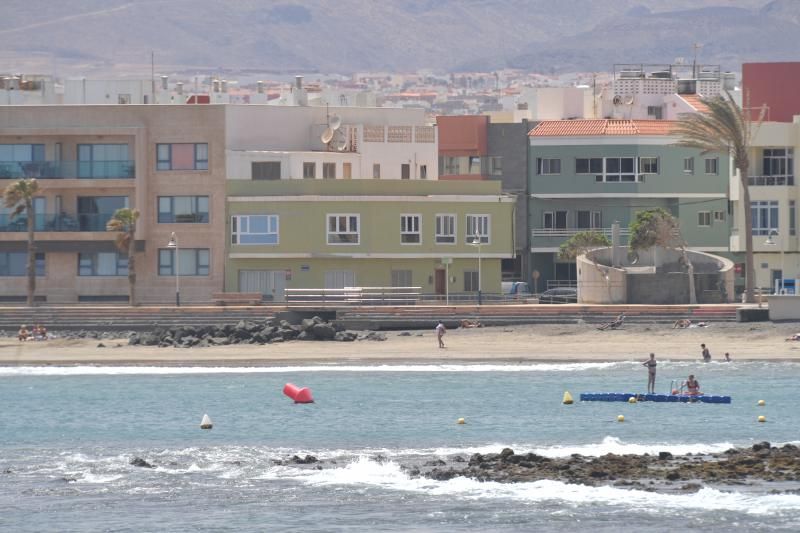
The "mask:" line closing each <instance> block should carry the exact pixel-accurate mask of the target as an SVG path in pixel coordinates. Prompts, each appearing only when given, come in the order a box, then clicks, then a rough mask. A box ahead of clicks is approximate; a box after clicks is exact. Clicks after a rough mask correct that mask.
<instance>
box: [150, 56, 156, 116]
mask: <svg viewBox="0 0 800 533" xmlns="http://www.w3.org/2000/svg"><path fill="white" fill-rule="evenodd" d="M150 91H151V93H150V98H151V102H150V103H153V104H155V103H156V53H155V52H154V51H152V50H151V51H150Z"/></svg>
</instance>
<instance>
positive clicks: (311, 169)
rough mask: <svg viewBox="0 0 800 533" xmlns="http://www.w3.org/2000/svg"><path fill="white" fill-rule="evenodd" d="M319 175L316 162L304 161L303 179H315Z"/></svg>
mask: <svg viewBox="0 0 800 533" xmlns="http://www.w3.org/2000/svg"><path fill="white" fill-rule="evenodd" d="M316 177H317V164H316V163H303V179H307V180H313V179H315V178H316Z"/></svg>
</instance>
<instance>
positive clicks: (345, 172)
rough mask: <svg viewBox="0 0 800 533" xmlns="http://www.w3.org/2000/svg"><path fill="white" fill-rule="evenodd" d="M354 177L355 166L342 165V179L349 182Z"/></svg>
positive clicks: (350, 164) (349, 164)
mask: <svg viewBox="0 0 800 533" xmlns="http://www.w3.org/2000/svg"><path fill="white" fill-rule="evenodd" d="M352 177H353V164H352V163H342V178H343V179H346V180H349V179H350V178H352Z"/></svg>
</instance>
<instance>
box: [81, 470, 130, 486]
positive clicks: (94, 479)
mask: <svg viewBox="0 0 800 533" xmlns="http://www.w3.org/2000/svg"><path fill="white" fill-rule="evenodd" d="M121 478H122V476H121V475H111V476H108V475H106V476H104V475H101V474H92V473H91V472H87V473H85V474H83V476H82V477H81V478H79V479H77V480H76V483H111V482H112V481H116V480H118V479H121Z"/></svg>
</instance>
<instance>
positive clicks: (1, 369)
mask: <svg viewBox="0 0 800 533" xmlns="http://www.w3.org/2000/svg"><path fill="white" fill-rule="evenodd" d="M623 364H626V363H610V362H609V363H533V364H491V365H488V364H442V365H438V364H421V365H309V366H252V367H239V366H230V367H228V366H225V367H219V366H216V367H207V366H190V367H185V366H92V365H78V366H50V365H48V366H0V376H118V375H173V374H283V373H289V372H291V373H296V372H579V371H584V370H598V369H606V368H611V367H613V366H616V365H623Z"/></svg>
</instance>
